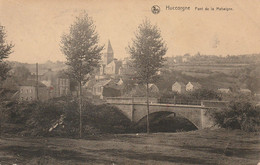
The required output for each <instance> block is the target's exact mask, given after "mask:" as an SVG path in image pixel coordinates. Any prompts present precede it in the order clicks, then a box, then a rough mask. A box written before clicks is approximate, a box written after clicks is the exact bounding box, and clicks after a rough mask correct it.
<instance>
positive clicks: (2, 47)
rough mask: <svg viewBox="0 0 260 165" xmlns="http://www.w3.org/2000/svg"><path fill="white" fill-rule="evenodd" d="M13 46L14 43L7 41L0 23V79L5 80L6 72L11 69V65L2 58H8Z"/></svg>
mask: <svg viewBox="0 0 260 165" xmlns="http://www.w3.org/2000/svg"><path fill="white" fill-rule="evenodd" d="M13 47H14V45H13V44H12V43H7V41H6V32H5V30H4V26H1V25H0V81H2V80H5V79H6V78H7V73H8V72H9V71H10V70H11V67H10V66H9V65H8V64H7V63H5V62H4V61H3V60H4V59H6V58H8V56H9V55H10V54H11V53H12V48H13Z"/></svg>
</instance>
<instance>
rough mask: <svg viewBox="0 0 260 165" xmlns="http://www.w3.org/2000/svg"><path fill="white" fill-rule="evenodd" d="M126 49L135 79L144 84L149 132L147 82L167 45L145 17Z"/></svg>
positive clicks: (159, 65)
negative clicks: (131, 62) (132, 65)
mask: <svg viewBox="0 0 260 165" xmlns="http://www.w3.org/2000/svg"><path fill="white" fill-rule="evenodd" d="M128 51H129V53H130V55H131V58H132V59H133V64H134V68H135V70H136V73H137V79H138V80H139V82H140V83H141V84H144V85H145V86H146V98H147V133H149V132H150V128H149V84H150V83H152V82H154V78H155V76H156V73H157V72H158V71H159V69H160V68H161V67H162V66H163V61H164V58H163V56H164V55H165V54H166V52H167V47H166V44H165V42H164V41H163V39H162V37H161V33H160V31H159V29H158V27H157V26H156V25H152V24H151V22H150V21H149V20H148V19H145V20H144V21H143V23H142V24H140V25H139V27H138V30H137V32H136V34H135V39H133V41H132V45H129V46H128Z"/></svg>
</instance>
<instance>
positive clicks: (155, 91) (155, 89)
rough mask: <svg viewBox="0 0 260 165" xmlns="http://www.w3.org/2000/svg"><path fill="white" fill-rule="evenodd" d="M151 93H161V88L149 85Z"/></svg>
mask: <svg viewBox="0 0 260 165" xmlns="http://www.w3.org/2000/svg"><path fill="white" fill-rule="evenodd" d="M148 89H149V92H151V93H159V88H158V87H157V86H156V85H155V84H148Z"/></svg>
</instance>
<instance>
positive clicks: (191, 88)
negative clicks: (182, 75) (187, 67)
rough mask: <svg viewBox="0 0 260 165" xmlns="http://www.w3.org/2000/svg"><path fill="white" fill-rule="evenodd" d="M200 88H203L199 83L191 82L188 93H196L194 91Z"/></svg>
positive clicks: (188, 85) (187, 86)
mask: <svg viewBox="0 0 260 165" xmlns="http://www.w3.org/2000/svg"><path fill="white" fill-rule="evenodd" d="M200 88H201V85H200V84H199V83H198V82H189V83H188V84H187V85H186V91H194V90H197V89H200Z"/></svg>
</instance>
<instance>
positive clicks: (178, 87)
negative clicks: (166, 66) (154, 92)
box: [172, 81, 186, 93]
mask: <svg viewBox="0 0 260 165" xmlns="http://www.w3.org/2000/svg"><path fill="white" fill-rule="evenodd" d="M172 91H173V92H177V93H184V92H185V91H186V86H185V84H184V83H182V82H177V81H176V82H175V83H174V84H173V85H172Z"/></svg>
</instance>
